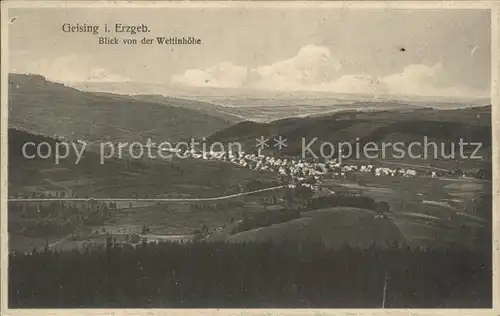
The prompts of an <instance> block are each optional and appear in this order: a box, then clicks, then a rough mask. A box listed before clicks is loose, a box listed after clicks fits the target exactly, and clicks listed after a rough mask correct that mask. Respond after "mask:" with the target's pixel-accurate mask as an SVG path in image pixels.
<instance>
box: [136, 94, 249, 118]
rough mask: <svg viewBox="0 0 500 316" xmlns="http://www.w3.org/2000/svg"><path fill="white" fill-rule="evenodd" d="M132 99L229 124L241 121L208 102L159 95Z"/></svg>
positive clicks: (147, 95) (139, 96) (144, 95)
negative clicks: (193, 113)
mask: <svg viewBox="0 0 500 316" xmlns="http://www.w3.org/2000/svg"><path fill="white" fill-rule="evenodd" d="M132 97H134V98H136V99H138V100H143V101H148V102H155V103H160V104H165V105H169V106H174V107H180V108H185V109H190V110H194V111H197V112H201V113H205V114H208V115H210V116H213V117H218V118H221V119H223V120H227V121H230V122H240V121H242V119H241V118H240V117H239V116H236V115H234V114H231V113H228V112H227V111H226V110H225V109H224V107H222V106H219V105H216V104H212V103H208V102H202V101H196V100H188V99H181V98H174V97H168V96H163V95H159V94H137V95H133V96H132Z"/></svg>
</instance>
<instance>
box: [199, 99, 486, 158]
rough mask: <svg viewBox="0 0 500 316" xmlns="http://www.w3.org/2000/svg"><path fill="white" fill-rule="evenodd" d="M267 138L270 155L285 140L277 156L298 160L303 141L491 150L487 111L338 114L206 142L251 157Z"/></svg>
mask: <svg viewBox="0 0 500 316" xmlns="http://www.w3.org/2000/svg"><path fill="white" fill-rule="evenodd" d="M261 136H263V137H268V138H270V141H269V142H268V145H270V146H269V148H268V150H271V151H273V150H274V151H276V150H277V149H276V148H273V144H274V143H273V140H272V139H273V138H274V137H279V136H282V137H283V138H286V139H287V145H288V147H286V148H283V149H282V150H281V154H287V155H300V154H301V148H302V138H304V139H305V140H306V144H307V143H309V141H310V140H312V139H313V138H318V141H317V142H316V143H315V145H313V146H311V148H312V149H313V150H319V145H320V144H321V143H322V142H325V141H328V142H332V143H333V144H338V143H340V142H355V141H356V140H357V141H358V142H359V143H360V144H364V143H367V142H375V143H380V142H390V141H393V142H396V141H398V142H400V141H402V142H406V143H408V142H412V141H420V142H422V141H423V138H424V136H427V137H428V140H429V141H434V142H443V143H445V144H447V146H450V145H449V143H450V142H455V144H458V142H459V140H460V138H463V140H464V141H465V142H478V141H480V142H482V143H483V149H489V150H491V106H482V107H471V108H462V109H449V110H437V109H432V108H418V109H415V108H411V109H407V110H402V109H398V110H381V111H356V110H354V111H342V112H337V113H333V114H327V115H321V116H310V117H304V118H288V119H282V120H277V121H273V122H270V123H257V122H251V121H245V122H241V123H238V124H234V125H232V126H230V127H228V128H226V129H224V130H221V131H218V132H216V133H214V134H213V135H212V136H210V137H209V141H211V142H214V141H220V142H224V143H225V142H240V143H241V144H242V145H243V147H244V148H245V150H247V151H252V152H253V151H255V145H256V139H258V138H260V137H261Z"/></svg>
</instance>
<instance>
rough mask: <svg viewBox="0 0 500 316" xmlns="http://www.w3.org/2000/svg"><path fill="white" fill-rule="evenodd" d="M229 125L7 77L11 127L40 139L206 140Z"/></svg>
mask: <svg viewBox="0 0 500 316" xmlns="http://www.w3.org/2000/svg"><path fill="white" fill-rule="evenodd" d="M171 103H175V101H174V100H172V102H171ZM232 122H233V121H232V120H230V119H229V117H227V118H222V117H221V116H212V115H210V114H208V113H206V112H200V111H197V110H194V109H188V108H186V107H183V106H173V105H169V104H165V103H162V102H155V101H153V100H149V101H147V100H140V99H137V98H134V97H129V96H124V95H115V94H104V93H93V92H83V91H80V90H77V89H74V88H70V87H67V86H65V85H63V84H59V83H54V82H50V81H47V80H46V79H45V78H44V77H42V76H39V75H22V74H10V75H9V125H10V126H11V127H15V128H19V129H24V130H27V131H31V132H34V133H39V134H43V135H58V136H65V137H67V138H70V139H84V140H108V139H109V140H115V141H118V140H121V141H145V140H146V138H148V137H151V138H152V139H153V140H155V141H159V142H160V141H166V140H179V139H186V138H189V137H191V136H195V137H201V136H207V135H209V134H212V133H214V132H216V131H218V130H221V129H223V128H225V127H228V126H229V125H231V124H232ZM193 126H195V127H196V128H193Z"/></svg>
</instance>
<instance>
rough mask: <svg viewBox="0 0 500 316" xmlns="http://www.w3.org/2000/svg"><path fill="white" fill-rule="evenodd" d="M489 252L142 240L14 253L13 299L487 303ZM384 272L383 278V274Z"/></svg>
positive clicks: (165, 303) (98, 303) (134, 303)
mask: <svg viewBox="0 0 500 316" xmlns="http://www.w3.org/2000/svg"><path fill="white" fill-rule="evenodd" d="M491 273H492V271H491V256H489V255H486V254H482V253H472V252H470V251H467V250H464V249H460V248H447V249H439V250H423V249H418V248H417V249H410V248H397V247H393V248H385V249H383V248H379V247H377V246H375V245H373V246H372V247H370V248H368V249H365V250H361V249H357V248H349V247H347V246H346V247H344V248H342V249H338V250H331V249H330V250H329V249H325V248H324V247H323V246H322V245H321V244H312V243H311V244H308V245H307V246H305V245H303V246H302V247H297V245H296V244H293V243H285V244H281V245H277V244H268V243H252V244H224V243H188V244H174V243H149V244H148V243H146V242H144V241H143V242H142V243H141V244H139V245H138V246H137V247H132V246H130V245H126V244H125V245H121V244H114V243H113V242H112V241H111V239H109V240H108V243H107V245H106V246H105V247H100V248H86V249H84V250H83V251H78V250H73V251H67V252H57V251H51V250H48V249H46V250H45V251H41V252H38V253H37V252H34V253H31V254H14V253H11V254H10V256H9V284H8V285H9V296H8V299H9V307H11V308H44V307H45V308H48V307H50V308H58V307H59V308H63V307H64V308H76V307H86V308H97V307H101V308H103V307H107V308H126V307H128V308H140V307H142V308H147V307H157V308H178V307H184V308H186V307H193V308H201V307H212V308H215V307H221V308H223V307H239V308H243V307H261V308H272V307H277V308H278V307H283V308H285V307H290V308H292V307H299V308H300V307H302V308H308V307H309V308H310V307H316V308H321V307H323V308H352V307H357V308H362V307H365V308H377V307H380V306H381V302H382V296H383V285H384V282H385V280H387V290H386V307H389V308H396V307H397V308H405V307H408V308H409V307H414V308H417V307H419V308H426V307H491V301H492V298H491V276H492V274H491ZM386 275H387V278H386Z"/></svg>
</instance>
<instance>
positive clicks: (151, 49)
mask: <svg viewBox="0 0 500 316" xmlns="http://www.w3.org/2000/svg"><path fill="white" fill-rule="evenodd" d="M9 17H10V18H11V19H12V18H13V17H15V19H14V20H13V21H12V22H11V23H9V53H10V55H9V68H10V71H11V72H17V73H37V74H42V75H44V76H46V77H47V79H49V80H53V81H59V82H69V83H71V82H122V81H127V82H149V83H154V84H159V85H165V86H170V87H172V86H173V87H175V86H178V87H189V88H199V89H203V88H211V89H217V88H225V89H232V90H235V91H237V90H241V91H246V90H249V89H250V90H252V89H253V90H262V91H268V90H269V91H308V92H315V91H322V92H332V93H363V94H391V95H394V94H404V95H422V96H457V97H460V96H467V97H470V96H485V95H489V89H490V67H491V60H490V54H491V52H490V33H491V27H490V23H491V21H490V12H489V11H488V10H471V9H468V10H462V9H453V10H430V9H426V10H422V9H421V10H408V9H398V10H394V9H392V10H389V9H379V10H375V9H347V8H344V9H340V8H308V9H304V8H302V9H298V8H258V7H252V8H248V9H245V8H242V7H240V8H224V9H222V8H207V7H205V8H189V9H188V8H141V9H137V8H134V9H132V8H121V9H117V8H114V9H104V8H99V9H93V8H44V9H41V8H37V9H26V8H25V9H10V10H9ZM64 23H70V24H73V25H74V24H77V23H79V24H94V25H100V29H101V32H102V29H103V27H104V24H105V23H107V24H108V25H111V26H112V25H114V24H115V23H122V24H131V25H140V24H145V25H147V26H148V28H149V29H150V32H149V33H142V34H141V33H139V34H137V35H124V34H123V33H122V34H113V33H112V32H111V33H107V34H101V35H93V34H91V33H83V32H76V33H65V32H63V31H62V25H63V24H64ZM108 35H109V36H118V37H119V38H120V39H121V38H123V37H129V38H136V39H138V40H140V39H142V38H143V37H144V36H148V37H153V38H155V37H156V36H167V37H171V36H177V37H182V36H185V37H188V36H193V37H196V38H199V39H201V41H202V44H201V45H183V46H181V45H178V46H172V45H158V44H151V45H125V44H120V45H99V44H98V36H108Z"/></svg>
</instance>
